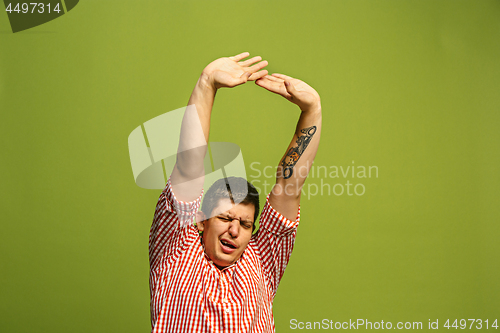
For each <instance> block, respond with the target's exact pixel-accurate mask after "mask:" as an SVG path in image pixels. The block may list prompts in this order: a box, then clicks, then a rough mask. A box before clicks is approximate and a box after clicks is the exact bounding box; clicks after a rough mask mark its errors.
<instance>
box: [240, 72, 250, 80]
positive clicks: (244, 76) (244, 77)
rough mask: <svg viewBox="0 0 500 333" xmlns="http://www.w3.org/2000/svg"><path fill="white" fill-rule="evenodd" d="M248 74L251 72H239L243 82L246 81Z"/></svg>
mask: <svg viewBox="0 0 500 333" xmlns="http://www.w3.org/2000/svg"><path fill="white" fill-rule="evenodd" d="M250 76H252V73H250V72H244V73H243V74H241V76H240V78H241V79H242V80H243V82H247V81H248V79H249V78H250Z"/></svg>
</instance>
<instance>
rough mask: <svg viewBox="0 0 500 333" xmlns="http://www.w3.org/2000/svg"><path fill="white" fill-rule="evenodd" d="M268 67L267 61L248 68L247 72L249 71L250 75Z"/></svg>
mask: <svg viewBox="0 0 500 333" xmlns="http://www.w3.org/2000/svg"><path fill="white" fill-rule="evenodd" d="M267 65H268V62H267V60H264V61H261V62H259V63H258V64H255V65H253V66H250V67H248V70H249V71H251V72H252V73H255V72H258V71H260V70H261V69H262V68H264V67H266V66H267Z"/></svg>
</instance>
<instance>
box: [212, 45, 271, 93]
mask: <svg viewBox="0 0 500 333" xmlns="http://www.w3.org/2000/svg"><path fill="white" fill-rule="evenodd" d="M249 55H250V53H248V52H244V53H241V54H238V55H235V56H234V57H224V58H220V59H217V60H214V61H212V62H211V63H210V64H208V66H207V67H205V69H204V70H203V73H202V76H205V78H206V79H207V84H209V85H210V86H211V87H213V88H215V89H219V88H222V87H235V86H237V85H240V84H243V83H245V82H247V81H254V80H258V79H260V78H262V77H264V76H265V75H267V70H261V69H262V68H264V67H266V66H267V64H268V63H267V61H265V60H264V61H261V60H262V57H260V56H257V57H253V58H251V59H248V60H245V61H242V60H243V59H245V58H246V57H248V56H249ZM259 61H261V62H259ZM257 62H259V63H257ZM256 63H257V64H256ZM254 64H255V65H254ZM252 65H253V66H252Z"/></svg>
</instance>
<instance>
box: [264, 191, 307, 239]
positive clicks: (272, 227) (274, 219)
mask: <svg viewBox="0 0 500 333" xmlns="http://www.w3.org/2000/svg"><path fill="white" fill-rule="evenodd" d="M269 196H270V194H268V195H267V198H266V204H265V205H264V208H263V209H262V213H261V214H260V220H259V228H264V229H266V230H267V231H269V232H270V233H272V234H274V235H277V236H287V235H290V234H292V233H293V232H294V231H296V230H297V227H298V225H299V222H300V206H299V209H298V211H297V219H296V220H295V221H291V220H289V219H287V218H286V217H284V216H283V215H281V214H280V213H279V212H278V211H277V210H276V209H274V208H273V206H271V204H270V203H269Z"/></svg>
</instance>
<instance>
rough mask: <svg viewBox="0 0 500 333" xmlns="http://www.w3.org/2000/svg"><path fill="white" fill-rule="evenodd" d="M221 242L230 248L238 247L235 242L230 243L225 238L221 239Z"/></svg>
mask: <svg viewBox="0 0 500 333" xmlns="http://www.w3.org/2000/svg"><path fill="white" fill-rule="evenodd" d="M220 243H221V244H222V245H223V246H225V247H228V248H230V249H233V250H234V249H236V246H234V245H233V244H231V243H229V242H227V241H225V240H221V241H220Z"/></svg>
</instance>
